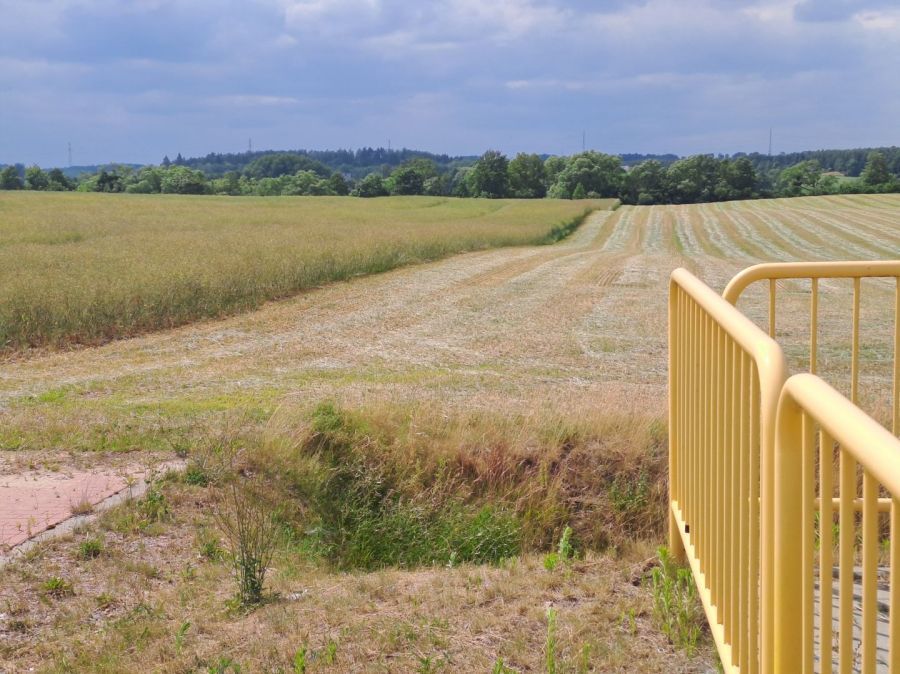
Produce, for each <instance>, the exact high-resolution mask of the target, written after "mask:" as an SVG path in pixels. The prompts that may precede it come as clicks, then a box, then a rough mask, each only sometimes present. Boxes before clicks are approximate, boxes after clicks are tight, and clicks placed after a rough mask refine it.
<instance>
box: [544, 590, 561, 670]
mask: <svg viewBox="0 0 900 674" xmlns="http://www.w3.org/2000/svg"><path fill="white" fill-rule="evenodd" d="M556 615H557V613H556V609H555V608H553V607H552V606H551V607H549V608H548V609H547V639H546V641H545V642H544V669H545V670H546V672H547V674H556V670H557V666H558V663H557V661H556V646H557V644H556Z"/></svg>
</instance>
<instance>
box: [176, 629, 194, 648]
mask: <svg viewBox="0 0 900 674" xmlns="http://www.w3.org/2000/svg"><path fill="white" fill-rule="evenodd" d="M190 628H191V623H190V622H188V621H185V622H183V623H181V625H180V626H179V627H178V629H177V630H176V631H175V652H176V653H181V649H182V648H183V647H184V639H185V637H186V636H187V631H188V630H189V629H190Z"/></svg>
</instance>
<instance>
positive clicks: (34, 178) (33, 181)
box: [25, 166, 50, 190]
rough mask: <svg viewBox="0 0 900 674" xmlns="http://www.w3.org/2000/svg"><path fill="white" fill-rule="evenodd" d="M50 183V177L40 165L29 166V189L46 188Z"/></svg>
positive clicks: (26, 174) (27, 177)
mask: <svg viewBox="0 0 900 674" xmlns="http://www.w3.org/2000/svg"><path fill="white" fill-rule="evenodd" d="M48 185H50V178H48V177H47V174H46V173H44V171H43V170H41V167H40V166H29V167H28V168H27V169H25V188H26V189H29V190H45V189H47V186H48Z"/></svg>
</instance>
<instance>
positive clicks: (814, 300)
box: [809, 278, 819, 374]
mask: <svg viewBox="0 0 900 674" xmlns="http://www.w3.org/2000/svg"><path fill="white" fill-rule="evenodd" d="M811 283H812V289H811V290H812V293H811V295H810V307H809V371H810V372H811V373H812V374H815V373H816V366H817V365H818V341H819V279H817V278H814V279H812V280H811Z"/></svg>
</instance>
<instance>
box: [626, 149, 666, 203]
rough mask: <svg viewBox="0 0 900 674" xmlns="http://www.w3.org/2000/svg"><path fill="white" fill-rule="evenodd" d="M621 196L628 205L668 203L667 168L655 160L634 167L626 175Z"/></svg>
mask: <svg viewBox="0 0 900 674" xmlns="http://www.w3.org/2000/svg"><path fill="white" fill-rule="evenodd" d="M619 196H620V198H621V199H622V201H624V202H625V203H626V204H641V205H647V204H664V203H666V201H667V200H668V195H667V194H666V168H665V167H664V166H663V165H662V163H660V162H659V161H657V160H655V159H650V160H647V161H643V162H641V163H640V164H638V165H636V166H634V167H632V169H631V170H630V171H628V173H626V174H625V177H624V179H623V181H622V191H621V192H620V195H619Z"/></svg>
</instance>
